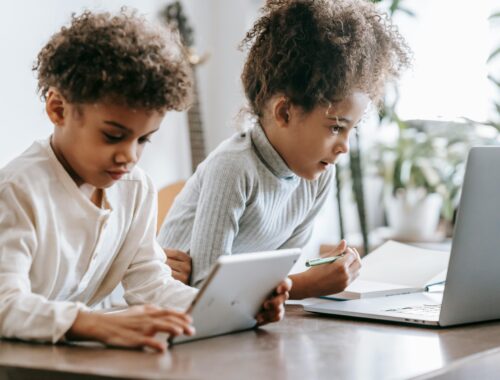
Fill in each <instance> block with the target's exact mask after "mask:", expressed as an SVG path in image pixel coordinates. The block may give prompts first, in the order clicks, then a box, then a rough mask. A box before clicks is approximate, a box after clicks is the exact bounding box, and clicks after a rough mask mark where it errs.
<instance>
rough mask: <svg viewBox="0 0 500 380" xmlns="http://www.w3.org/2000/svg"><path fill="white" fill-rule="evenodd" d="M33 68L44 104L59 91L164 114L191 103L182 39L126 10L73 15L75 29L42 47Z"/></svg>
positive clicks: (73, 99) (76, 98) (73, 98)
mask: <svg viewBox="0 0 500 380" xmlns="http://www.w3.org/2000/svg"><path fill="white" fill-rule="evenodd" d="M169 37H170V38H169ZM33 70H34V71H37V72H38V91H39V93H40V95H41V97H42V99H44V100H45V99H46V96H47V92H48V91H49V88H50V87H55V88H57V89H58V90H59V91H60V92H61V94H62V95H63V96H64V97H65V98H66V100H67V101H69V102H70V103H74V104H85V103H95V102H100V101H110V102H114V103H116V104H121V105H126V106H129V107H131V108H141V109H147V110H158V111H163V112H164V111H168V110H178V111H180V110H183V109H185V108H186V107H187V106H188V104H189V102H190V95H191V88H192V73H191V68H190V66H189V64H188V63H187V60H186V57H185V55H184V54H183V51H182V49H181V48H180V44H179V43H178V40H176V39H175V36H174V35H173V34H172V33H169V31H168V30H166V29H165V30H163V31H161V30H160V29H159V28H153V27H150V26H148V23H147V21H145V20H144V19H143V18H142V17H139V16H137V14H136V12H135V11H129V10H127V9H126V8H123V9H122V10H121V11H120V12H119V13H118V14H116V15H111V14H110V13H93V12H90V11H85V12H84V13H82V14H81V15H79V16H76V15H75V14H73V15H72V20H71V25H70V26H69V27H63V28H62V29H61V30H60V31H59V32H57V33H56V34H54V35H53V36H52V37H51V38H50V40H49V42H48V43H47V44H46V45H45V46H44V47H43V48H42V50H41V51H40V53H39V54H38V57H37V60H36V62H35V64H34V66H33Z"/></svg>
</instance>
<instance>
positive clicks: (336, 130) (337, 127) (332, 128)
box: [330, 125, 343, 135]
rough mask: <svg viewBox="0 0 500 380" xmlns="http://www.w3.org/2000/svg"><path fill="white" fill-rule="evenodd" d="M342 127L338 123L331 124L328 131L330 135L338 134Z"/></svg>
mask: <svg viewBox="0 0 500 380" xmlns="http://www.w3.org/2000/svg"><path fill="white" fill-rule="evenodd" d="M342 128H343V127H341V126H340V125H331V126H330V131H331V132H332V135H338V134H339V133H340V131H342Z"/></svg>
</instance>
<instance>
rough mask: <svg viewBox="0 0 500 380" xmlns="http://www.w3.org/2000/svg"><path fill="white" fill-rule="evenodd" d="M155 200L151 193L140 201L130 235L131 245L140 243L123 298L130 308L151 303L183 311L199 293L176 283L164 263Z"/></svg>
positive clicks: (153, 192) (125, 283)
mask: <svg viewBox="0 0 500 380" xmlns="http://www.w3.org/2000/svg"><path fill="white" fill-rule="evenodd" d="M148 180H149V179H148ZM149 185H150V188H152V187H153V186H152V184H151V183H150V184H149ZM156 199H157V198H156V192H155V191H154V190H150V191H148V192H147V194H146V195H145V196H144V197H143V198H142V199H141V200H140V201H139V202H138V204H137V208H138V209H137V213H136V218H134V221H133V223H132V227H131V230H130V232H129V233H128V234H127V235H128V236H127V239H130V240H131V242H130V244H137V242H138V249H137V252H136V254H135V255H134V258H133V260H132V262H131V263H130V264H129V266H128V268H127V270H126V272H125V275H124V277H123V279H122V284H123V288H124V291H125V293H124V298H125V300H126V302H127V303H128V304H129V305H136V304H147V303H151V304H155V305H158V306H161V307H167V308H177V309H180V310H184V309H186V308H187V307H188V306H189V305H190V303H191V301H192V300H193V298H194V296H195V295H196V293H197V290H196V289H194V288H192V287H190V286H187V285H185V284H183V283H182V282H180V281H177V280H175V279H174V278H173V277H172V274H171V270H170V267H169V266H168V265H167V264H166V262H165V261H166V257H165V253H164V252H163V250H162V248H161V247H160V245H159V244H158V243H157V241H156V236H155V234H156V214H157V209H156V204H157V202H156Z"/></svg>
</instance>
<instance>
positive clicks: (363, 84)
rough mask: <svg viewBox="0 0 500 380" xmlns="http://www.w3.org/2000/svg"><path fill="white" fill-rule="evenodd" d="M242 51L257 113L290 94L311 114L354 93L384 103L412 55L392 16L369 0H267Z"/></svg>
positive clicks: (247, 84)
mask: <svg viewBox="0 0 500 380" xmlns="http://www.w3.org/2000/svg"><path fill="white" fill-rule="evenodd" d="M261 11H262V13H263V15H262V16H261V17H260V18H259V19H258V20H257V22H256V23H255V24H254V26H253V28H252V29H251V30H250V31H249V32H248V33H247V35H246V37H245V39H244V40H243V41H242V44H241V47H242V48H244V47H247V48H248V47H249V53H248V57H247V60H246V62H245V66H244V69H243V73H242V75H241V79H242V82H243V87H244V90H245V94H246V96H247V99H248V101H249V103H250V106H251V111H252V112H253V113H254V114H255V115H257V116H258V117H261V116H262V115H263V110H264V107H265V105H266V102H267V101H268V100H269V99H270V98H271V97H272V96H274V95H275V94H278V93H283V94H284V95H286V96H287V97H288V98H289V99H290V101H291V103H292V104H295V105H299V106H301V107H302V108H303V109H304V110H305V111H306V112H308V111H310V110H312V108H314V107H315V106H316V105H319V104H328V102H332V101H336V100H341V99H343V98H345V97H346V96H348V95H349V94H350V93H351V92H352V91H353V90H355V89H358V90H361V91H363V92H365V93H367V94H368V95H369V97H370V99H371V100H372V101H373V102H374V103H377V102H378V101H379V100H380V97H381V95H382V91H383V88H384V85H385V83H386V82H387V81H388V80H391V79H395V78H397V77H398V76H399V73H400V72H401V70H402V69H403V68H406V67H408V66H409V65H410V62H411V51H410V49H409V48H408V46H407V45H406V43H405V41H404V39H403V38H402V37H401V35H400V34H399V32H398V31H397V29H396V27H395V26H393V25H392V24H391V21H390V19H389V17H388V16H387V15H385V14H382V13H380V12H378V11H377V9H376V8H375V6H374V5H373V4H371V3H369V2H367V1H365V0H268V1H267V4H266V5H265V6H264V7H263V8H262V9H261Z"/></svg>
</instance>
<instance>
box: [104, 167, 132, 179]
mask: <svg viewBox="0 0 500 380" xmlns="http://www.w3.org/2000/svg"><path fill="white" fill-rule="evenodd" d="M106 173H108V175H109V176H110V177H111V178H112V179H114V180H115V181H117V180H119V179H120V178H121V177H123V176H124V175H125V174H127V173H128V171H110V170H108V171H107V172H106Z"/></svg>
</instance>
